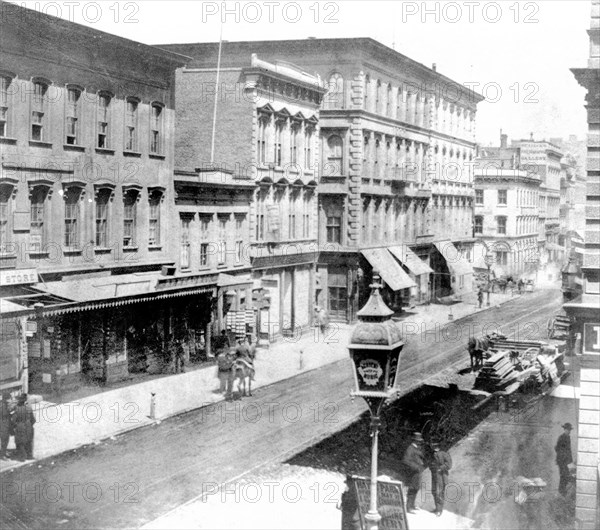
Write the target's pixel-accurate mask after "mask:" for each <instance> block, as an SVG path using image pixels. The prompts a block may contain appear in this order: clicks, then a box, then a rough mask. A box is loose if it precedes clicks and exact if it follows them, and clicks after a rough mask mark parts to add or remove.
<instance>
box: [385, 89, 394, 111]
mask: <svg viewBox="0 0 600 530" xmlns="http://www.w3.org/2000/svg"><path fill="white" fill-rule="evenodd" d="M392 103H393V99H392V85H388V87H387V98H386V100H385V115H386V116H388V117H390V118H391V117H392V108H393V107H392Z"/></svg>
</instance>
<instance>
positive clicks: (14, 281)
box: [0, 269, 38, 287]
mask: <svg viewBox="0 0 600 530" xmlns="http://www.w3.org/2000/svg"><path fill="white" fill-rule="evenodd" d="M37 282H38V273H37V270H36V269H17V270H10V271H2V270H0V287H4V286H6V285H22V284H27V283H37Z"/></svg>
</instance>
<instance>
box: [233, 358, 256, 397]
mask: <svg viewBox="0 0 600 530" xmlns="http://www.w3.org/2000/svg"><path fill="white" fill-rule="evenodd" d="M254 373H255V372H254V366H253V365H252V363H250V362H249V361H247V360H246V359H241V358H239V359H236V360H235V361H234V363H233V366H232V367H231V388H232V390H233V384H234V383H235V382H236V381H237V382H238V384H237V387H238V392H240V393H241V396H242V397H244V396H252V380H253V379H254ZM246 379H248V393H246ZM242 388H243V390H242Z"/></svg>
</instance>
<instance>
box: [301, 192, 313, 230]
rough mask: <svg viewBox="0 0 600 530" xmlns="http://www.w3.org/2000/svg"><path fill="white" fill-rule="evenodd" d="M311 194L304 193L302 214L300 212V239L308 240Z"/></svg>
mask: <svg viewBox="0 0 600 530" xmlns="http://www.w3.org/2000/svg"><path fill="white" fill-rule="evenodd" d="M311 195H312V194H311V193H310V192H305V193H304V200H303V201H302V204H303V212H302V237H303V238H304V239H309V238H310V208H311Z"/></svg>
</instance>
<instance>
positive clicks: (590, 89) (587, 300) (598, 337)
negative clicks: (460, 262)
mask: <svg viewBox="0 0 600 530" xmlns="http://www.w3.org/2000/svg"><path fill="white" fill-rule="evenodd" d="M591 18H592V20H591V27H590V29H589V31H588V34H589V36H590V57H589V60H588V66H587V68H574V69H572V72H573V74H574V75H575V77H576V79H577V81H578V82H579V84H580V85H581V86H583V87H584V88H585V89H586V90H587V95H586V109H587V120H588V137H587V163H586V169H587V190H586V198H585V205H586V209H585V217H586V218H585V234H584V241H585V249H584V255H583V265H582V271H583V293H582V295H581V298H580V299H579V300H576V301H573V302H570V303H568V304H565V305H564V309H565V311H566V312H567V314H568V315H569V316H570V318H571V322H572V326H571V328H572V332H571V333H572V335H571V345H572V346H574V347H573V350H574V353H576V354H577V355H579V356H580V357H579V365H580V368H581V370H580V373H579V381H580V389H579V414H578V418H577V455H576V458H575V460H576V462H577V490H576V492H577V495H576V501H575V502H576V513H575V515H576V517H577V519H578V520H579V521H580V527H581V528H585V529H592V528H598V523H599V522H600V503H599V502H598V499H599V494H600V490H599V489H598V482H599V474H598V465H599V463H600V441H599V438H600V435H599V433H600V412H599V410H600V398H599V397H598V394H599V391H598V387H599V385H598V383H599V381H600V318H599V317H598V307H600V230H599V228H600V2H599V1H598V0H594V1H593V2H592V17H591Z"/></svg>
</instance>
